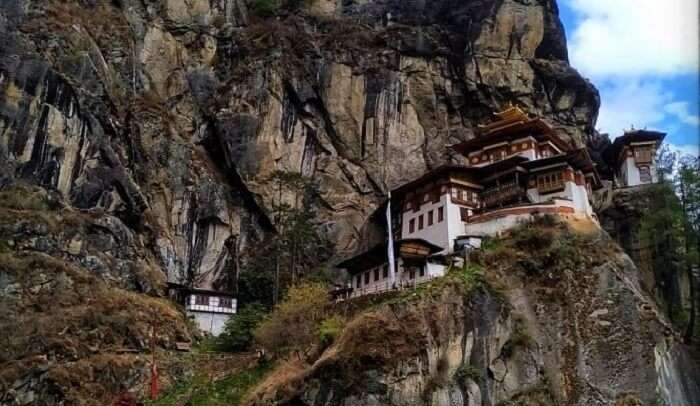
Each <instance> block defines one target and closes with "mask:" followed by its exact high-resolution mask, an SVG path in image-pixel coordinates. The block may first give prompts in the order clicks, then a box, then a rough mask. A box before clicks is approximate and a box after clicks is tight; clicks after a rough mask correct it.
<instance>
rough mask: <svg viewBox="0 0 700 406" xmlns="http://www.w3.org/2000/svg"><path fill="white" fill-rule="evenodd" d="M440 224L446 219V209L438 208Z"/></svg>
mask: <svg viewBox="0 0 700 406" xmlns="http://www.w3.org/2000/svg"><path fill="white" fill-rule="evenodd" d="M437 211H438V223H441V222H442V221H443V220H444V219H445V208H444V207H438V209H437Z"/></svg>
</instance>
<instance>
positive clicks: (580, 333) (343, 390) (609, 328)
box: [248, 221, 700, 406]
mask: <svg viewBox="0 0 700 406" xmlns="http://www.w3.org/2000/svg"><path fill="white" fill-rule="evenodd" d="M679 342H680V341H679V337H678V336H677V335H676V334H675V333H674V332H673V329H672V327H671V325H670V324H669V322H668V321H667V319H666V318H665V316H664V315H663V314H662V313H661V312H659V311H658V310H657V308H656V304H655V302H654V300H653V298H652V297H651V296H649V295H648V294H646V293H645V292H644V290H643V289H642V288H641V284H640V276H639V271H638V270H637V268H636V267H635V266H634V263H633V262H632V261H631V260H630V258H629V257H628V256H627V255H626V254H625V253H624V252H623V251H622V250H621V249H620V248H619V247H617V246H616V245H615V244H614V243H613V242H612V241H611V240H610V239H609V237H608V236H607V234H606V233H605V232H603V231H602V230H600V229H599V228H598V226H597V225H594V224H586V223H583V222H573V223H571V224H569V225H562V224H552V223H547V222H546V221H542V222H540V223H536V224H529V225H525V226H522V227H520V228H518V229H515V230H513V232H512V233H511V234H510V235H508V236H505V237H504V238H503V239H499V240H495V241H491V242H489V243H488V244H487V245H486V246H485V249H484V251H483V253H480V254H479V255H478V256H476V257H473V258H472V263H471V265H470V266H468V267H467V268H466V269H464V270H461V269H453V270H452V271H451V273H449V274H448V276H446V277H445V279H443V280H438V281H435V282H431V283H430V284H429V285H428V286H424V287H421V288H419V289H418V290H417V291H415V292H408V293H406V294H404V295H403V296H401V297H399V298H388V299H387V300H386V303H384V304H382V305H377V306H374V307H371V308H369V309H367V310H365V311H363V312H360V313H359V314H358V315H357V316H355V317H354V318H353V319H352V321H350V322H349V324H348V326H347V327H346V328H345V330H344V331H343V333H342V334H341V335H340V337H339V338H338V339H337V340H336V342H335V343H334V344H333V345H332V346H330V347H329V348H328V349H326V350H325V351H324V352H323V354H321V355H320V356H319V357H318V358H317V359H315V360H312V362H310V363H308V364H305V363H303V362H298V363H293V364H286V365H284V366H283V367H280V368H278V370H277V372H276V373H273V374H272V375H270V376H269V377H268V378H267V380H266V381H264V382H263V383H262V384H261V385H260V386H259V387H258V390H257V391H256V392H254V393H253V394H251V395H250V397H249V399H248V402H249V404H251V405H272V404H285V405H326V406H331V405H346V406H347V405H473V406H477V405H479V406H480V405H500V406H506V405H521V406H525V405H541V406H544V405H615V406H627V405H669V406H670V405H674V406H676V405H684V406H690V405H694V404H698V402H700V386H699V385H698V381H697V377H698V373H700V371H699V370H698V368H697V365H696V364H695V363H694V362H693V361H692V359H691V358H690V357H689V356H688V352H687V350H686V348H684V347H683V346H682V345H681V344H679Z"/></svg>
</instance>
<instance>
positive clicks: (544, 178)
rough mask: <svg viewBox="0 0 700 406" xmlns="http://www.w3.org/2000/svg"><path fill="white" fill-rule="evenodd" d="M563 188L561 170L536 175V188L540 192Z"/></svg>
mask: <svg viewBox="0 0 700 406" xmlns="http://www.w3.org/2000/svg"><path fill="white" fill-rule="evenodd" d="M563 188H564V176H563V175H562V173H561V172H551V173H546V174H543V175H538V176H537V189H538V191H539V192H540V193H548V192H553V191H557V190H560V189H563Z"/></svg>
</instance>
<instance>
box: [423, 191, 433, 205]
mask: <svg viewBox="0 0 700 406" xmlns="http://www.w3.org/2000/svg"><path fill="white" fill-rule="evenodd" d="M430 200H431V198H430V193H425V194H423V203H428V202H429V201H430Z"/></svg>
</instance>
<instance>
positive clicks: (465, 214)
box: [338, 108, 601, 296]
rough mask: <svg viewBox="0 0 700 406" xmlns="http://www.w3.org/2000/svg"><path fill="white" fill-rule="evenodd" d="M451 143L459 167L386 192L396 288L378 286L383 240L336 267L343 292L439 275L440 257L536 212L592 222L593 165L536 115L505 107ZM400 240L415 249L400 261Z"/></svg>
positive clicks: (437, 171)
mask: <svg viewBox="0 0 700 406" xmlns="http://www.w3.org/2000/svg"><path fill="white" fill-rule="evenodd" d="M453 148H454V149H455V150H456V151H458V152H459V153H461V154H462V155H463V156H464V160H465V162H464V164H459V165H446V166H442V167H439V168H436V169H434V170H432V171H430V172H428V173H426V174H425V175H423V176H422V177H420V178H419V179H416V180H414V181H412V182H409V183H407V184H404V185H402V186H400V187H399V188H396V189H394V190H392V193H391V196H392V201H391V204H392V207H393V208H394V210H393V216H392V217H393V219H394V224H392V226H391V227H392V233H393V234H394V235H395V239H396V240H397V244H398V246H399V248H398V249H397V254H398V256H399V260H398V261H397V264H398V265H397V269H396V271H397V285H396V286H387V285H386V283H387V282H386V281H387V278H385V277H384V275H388V272H387V271H386V269H388V268H387V267H386V262H387V259H386V258H387V254H386V244H384V245H382V246H379V247H375V248H373V249H372V250H369V251H366V252H363V253H361V254H359V255H356V256H354V257H353V258H351V259H350V260H348V261H344V262H342V263H340V264H338V268H341V269H345V270H347V271H348V272H349V274H350V275H351V277H352V278H353V279H352V281H351V286H350V291H351V293H349V295H350V296H357V295H364V294H368V293H374V292H380V291H385V290H387V289H393V288H400V287H401V286H403V285H401V284H402V283H404V281H407V280H408V281H411V282H412V283H420V282H421V281H424V280H429V279H432V278H434V277H437V276H441V275H442V274H443V273H444V271H445V269H446V267H445V265H444V264H445V257H446V256H449V255H451V254H454V253H455V252H456V251H460V250H461V249H462V247H464V246H465V244H466V245H472V246H473V245H478V242H477V241H478V240H479V238H480V237H484V236H488V235H494V234H498V233H500V232H502V231H504V230H506V229H508V228H510V227H512V226H514V225H516V224H517V223H518V222H519V221H523V220H527V219H529V218H531V217H532V216H534V215H537V214H554V215H562V216H575V217H587V218H591V219H593V220H594V221H595V217H594V213H593V209H592V204H591V197H592V190H593V189H594V188H598V187H600V185H601V182H600V179H599V177H598V174H597V172H596V170H595V165H594V164H593V162H592V161H591V158H590V156H589V155H588V152H587V150H586V149H585V148H575V147H574V146H573V145H571V144H569V143H567V142H565V141H564V140H563V139H561V138H560V137H559V136H558V135H557V134H556V132H555V131H554V130H553V129H552V128H551V127H550V126H549V125H547V124H546V123H545V122H544V121H543V120H541V119H539V118H530V117H528V116H527V115H526V114H525V113H524V112H523V111H522V110H520V109H518V108H510V109H508V110H506V111H504V112H502V113H498V114H497V120H495V121H494V122H493V123H491V124H489V125H485V126H482V127H481V128H480V134H479V136H478V137H476V138H474V139H472V140H469V141H466V142H464V143H461V144H459V145H455V146H453ZM385 207H386V206H383V207H382V208H380V211H383V210H385ZM465 241H466V243H465ZM402 242H410V244H409V245H414V246H415V245H418V246H421V247H422V250H421V254H420V255H419V256H418V257H415V256H414V257H413V258H412V260H411V261H406V259H405V258H404V257H403V256H402V248H403V247H404V245H403V243H402ZM370 258H372V259H371V260H370ZM417 263H418V264H419V265H418V267H417V268H416V266H417V265H416V264H417ZM416 272H418V273H416ZM416 275H417V276H416ZM412 276H413V277H412Z"/></svg>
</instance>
